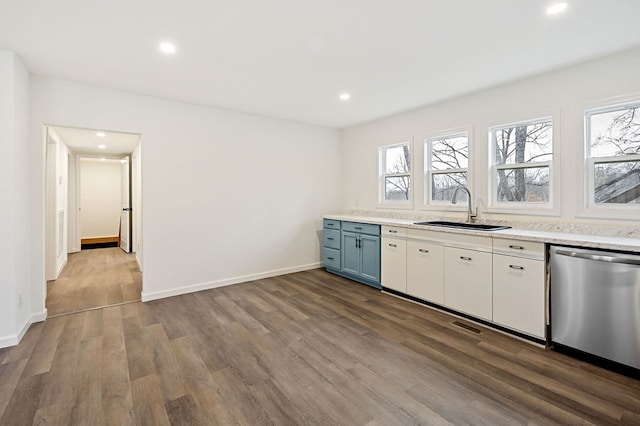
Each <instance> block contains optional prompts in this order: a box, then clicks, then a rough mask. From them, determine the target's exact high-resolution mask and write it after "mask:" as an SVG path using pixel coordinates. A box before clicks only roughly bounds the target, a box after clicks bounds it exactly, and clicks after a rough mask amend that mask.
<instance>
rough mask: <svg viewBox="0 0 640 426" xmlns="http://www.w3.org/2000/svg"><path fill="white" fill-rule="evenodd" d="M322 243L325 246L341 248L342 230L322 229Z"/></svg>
mask: <svg viewBox="0 0 640 426" xmlns="http://www.w3.org/2000/svg"><path fill="white" fill-rule="evenodd" d="M322 239H323V242H322V245H323V246H325V247H329V248H333V249H338V250H339V249H340V231H338V230H337V229H325V230H324V231H322Z"/></svg>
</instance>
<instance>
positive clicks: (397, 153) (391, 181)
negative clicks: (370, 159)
mask: <svg viewBox="0 0 640 426" xmlns="http://www.w3.org/2000/svg"><path fill="white" fill-rule="evenodd" d="M380 203H381V204H392V205H393V204H395V205H403V204H404V205H407V206H409V205H410V204H411V144H410V143H409V142H405V143H401V144H396V145H387V146H383V147H381V148H380Z"/></svg>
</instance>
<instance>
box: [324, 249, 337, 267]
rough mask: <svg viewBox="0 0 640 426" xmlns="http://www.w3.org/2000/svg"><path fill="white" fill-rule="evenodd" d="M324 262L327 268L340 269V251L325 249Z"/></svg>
mask: <svg viewBox="0 0 640 426" xmlns="http://www.w3.org/2000/svg"><path fill="white" fill-rule="evenodd" d="M322 262H323V263H324V266H326V267H327V268H333V269H340V250H336V249H331V248H326V247H325V248H324V249H323V250H322Z"/></svg>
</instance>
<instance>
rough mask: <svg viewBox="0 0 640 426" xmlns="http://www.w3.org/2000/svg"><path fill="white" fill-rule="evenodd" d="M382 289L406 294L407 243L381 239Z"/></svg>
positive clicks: (395, 239) (393, 239) (398, 240)
mask: <svg viewBox="0 0 640 426" xmlns="http://www.w3.org/2000/svg"><path fill="white" fill-rule="evenodd" d="M381 252H382V253H381V256H382V278H381V283H382V287H386V288H391V289H394V290H396V291H400V292H402V293H406V292H407V242H406V241H405V240H401V239H398V238H386V237H383V238H382V249H381Z"/></svg>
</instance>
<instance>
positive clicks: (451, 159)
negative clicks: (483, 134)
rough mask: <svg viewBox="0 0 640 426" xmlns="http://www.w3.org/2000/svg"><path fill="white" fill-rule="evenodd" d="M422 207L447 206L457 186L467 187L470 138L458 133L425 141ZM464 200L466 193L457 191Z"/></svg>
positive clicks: (466, 134) (465, 134)
mask: <svg viewBox="0 0 640 426" xmlns="http://www.w3.org/2000/svg"><path fill="white" fill-rule="evenodd" d="M424 153H425V161H424V164H425V165H426V168H427V170H426V175H425V204H432V205H433V204H437V203H439V202H446V203H450V202H451V199H452V197H453V192H454V191H455V190H456V188H457V187H460V186H465V187H466V186H468V183H469V182H468V179H469V178H468V167H469V135H468V133H466V132H465V133H459V134H452V135H446V136H442V137H438V138H430V139H427V140H426V141H425V143H424ZM459 195H463V196H464V199H463V198H461V199H460V200H461V201H466V197H467V195H466V192H460V193H459Z"/></svg>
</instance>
